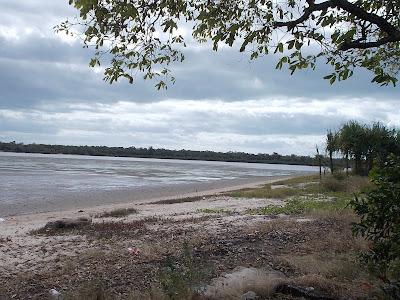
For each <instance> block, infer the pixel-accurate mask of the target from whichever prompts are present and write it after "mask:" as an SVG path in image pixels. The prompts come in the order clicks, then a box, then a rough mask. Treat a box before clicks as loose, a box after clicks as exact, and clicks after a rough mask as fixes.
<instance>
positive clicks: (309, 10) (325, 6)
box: [274, 1, 333, 30]
mask: <svg viewBox="0 0 400 300" xmlns="http://www.w3.org/2000/svg"><path fill="white" fill-rule="evenodd" d="M307 2H308V4H309V5H310V6H309V7H307V8H306V9H305V10H304V14H303V15H302V16H301V17H300V18H298V19H296V20H293V21H288V22H275V23H274V27H275V28H277V27H287V28H288V30H292V29H293V28H294V27H296V25H299V24H301V23H303V22H304V21H306V20H307V19H308V18H309V17H310V16H311V14H312V13H313V12H316V11H322V10H326V9H328V8H329V7H332V5H333V4H332V1H326V2H322V3H318V4H314V3H313V2H312V1H307Z"/></svg>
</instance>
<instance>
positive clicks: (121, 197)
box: [0, 176, 294, 236]
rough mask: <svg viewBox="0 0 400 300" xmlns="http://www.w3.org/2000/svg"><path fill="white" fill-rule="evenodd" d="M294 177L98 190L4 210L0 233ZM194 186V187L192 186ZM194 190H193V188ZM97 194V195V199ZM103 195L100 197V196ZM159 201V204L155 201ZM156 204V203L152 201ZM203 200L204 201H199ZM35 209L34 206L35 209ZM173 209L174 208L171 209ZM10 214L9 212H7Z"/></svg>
mask: <svg viewBox="0 0 400 300" xmlns="http://www.w3.org/2000/svg"><path fill="white" fill-rule="evenodd" d="M293 177H294V176H279V177H274V178H269V179H263V180H260V179H254V178H253V179H247V180H230V181H218V182H211V183H202V184H200V185H199V184H196V185H188V184H186V185H180V186H176V187H175V188H174V189H173V188H169V189H166V188H163V189H157V190H155V191H152V192H150V193H146V192H147V191H145V190H142V191H141V192H140V193H138V192H137V191H135V193H132V192H130V191H115V192H114V193H111V192H109V193H105V192H103V193H101V194H97V195H96V194H95V195H89V197H88V196H86V198H82V199H84V200H83V201H79V202H68V203H67V205H66V206H64V207H62V206H61V207H52V206H51V207H49V208H47V209H48V210H49V211H45V212H35V209H33V211H32V213H18V212H15V211H14V212H13V215H10V216H7V212H4V211H2V214H3V215H2V216H1V218H2V220H3V221H2V222H0V236H4V235H13V234H17V233H22V234H23V233H26V232H27V231H29V230H32V229H35V228H37V227H40V226H43V225H44V224H45V223H46V222H49V221H52V220H57V219H61V218H71V217H77V216H80V217H84V216H90V215H95V214H99V213H101V212H104V211H110V210H115V209H120V208H135V207H138V206H140V207H141V208H144V207H152V208H154V211H153V213H154V214H157V215H158V214H159V212H162V214H168V212H165V210H164V208H163V209H161V210H160V206H161V207H163V206H162V202H163V201H168V200H173V199H184V198H192V197H204V199H203V200H206V199H207V198H208V199H213V198H215V197H218V196H219V195H220V194H223V193H225V192H228V191H233V190H240V189H245V188H254V187H257V186H261V185H263V184H268V183H273V182H277V181H280V180H284V179H289V178H293ZM195 187H196V188H195ZM193 189H194V191H193ZM96 196H100V197H98V198H96ZM111 196H112V202H113V203H111V204H110V203H108V204H104V201H110V197H111ZM102 197H103V198H102ZM157 202H158V203H157ZM154 203H157V204H154ZM197 203H198V202H187V203H186V206H187V207H188V209H189V211H190V210H193V209H194V210H195V209H196V204H197ZM202 203H206V202H204V201H202ZM71 205H74V206H73V207H72V208H71ZM36 209H37V208H36ZM174 209H176V208H174ZM8 213H9V212H8Z"/></svg>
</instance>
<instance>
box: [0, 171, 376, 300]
mask: <svg viewBox="0 0 400 300" xmlns="http://www.w3.org/2000/svg"><path fill="white" fill-rule="evenodd" d="M282 180H283V181H282ZM277 181H280V182H279V183H278V182H277ZM319 186H320V185H319V183H318V176H314V175H311V176H304V177H299V178H297V177H293V176H290V177H288V176H284V177H275V178H270V179H268V180H263V181H252V182H247V183H241V184H236V185H234V184H232V185H229V186H218V187H216V188H213V189H208V190H204V191H198V192H196V193H186V194H182V195H181V197H178V198H176V197H173V196H168V195H166V196H165V197H156V198H147V199H142V200H139V201H130V202H129V201H128V202H120V203H117V202H116V203H114V204H107V205H94V206H91V207H86V208H85V209H81V208H78V207H75V208H74V209H69V210H58V211H53V212H42V213H32V214H23V215H17V216H11V217H6V218H3V219H2V220H1V222H0V282H2V283H3V284H2V285H0V299H1V300H3V299H7V300H8V299H21V300H22V299H85V300H86V299H95V298H93V297H94V295H101V296H99V297H100V298H96V299H106V300H109V299H121V300H122V299H141V300H142V299H149V300H158V299H169V298H168V297H166V296H165V295H166V293H170V290H169V289H172V290H173V291H174V293H180V294H181V295H182V293H186V292H187V291H188V290H186V288H185V285H186V284H190V283H188V282H187V279H185V278H181V279H179V278H180V277H179V276H181V275H182V274H188V276H194V277H193V278H195V280H196V284H197V285H196V286H195V287H193V288H195V290H198V288H200V290H198V291H200V294H201V295H202V296H201V297H200V298H190V297H189V298H188V297H186V298H185V297H180V298H179V299H204V300H205V299H207V300H210V299H213V300H217V299H243V297H242V295H244V294H246V293H247V292H249V291H251V292H256V293H257V294H258V295H264V297H261V298H260V299H270V300H271V299H272V300H277V299H297V298H296V297H294V298H293V297H291V296H289V298H282V295H281V294H279V292H278V293H276V292H277V291H278V290H277V288H278V287H279V286H280V285H282V284H283V286H285V284H293V283H294V284H295V285H297V286H301V287H305V288H306V289H303V291H314V290H315V291H316V292H317V294H315V295H317V296H315V295H314V296H313V297H314V298H313V299H336V298H329V297H328V298H315V297H319V296H318V295H324V294H325V295H337V297H338V298H337V299H342V298H340V297H342V296H344V297H345V298H346V297H347V298H348V297H350V298H352V299H358V298H357V295H358V294H357V293H358V291H360V289H361V288H362V287H364V286H365V284H369V283H365V282H366V279H365V277H363V275H362V274H364V273H363V272H361V271H360V269H359V267H358V269H357V265H356V263H355V262H354V261H353V252H354V251H355V250H357V249H360V248H362V247H364V243H363V242H362V241H359V240H357V239H356V238H355V237H354V236H353V235H352V232H351V228H350V227H349V226H348V224H349V223H350V222H351V221H353V220H354V216H353V215H352V214H351V213H349V212H348V211H343V213H340V214H336V213H335V214H332V212H331V211H324V210H319V212H314V213H310V212H309V213H294V214H292V213H290V211H287V212H288V213H280V212H279V211H283V212H286V210H277V211H276V212H274V213H268V212H266V211H265V209H266V208H267V209H268V208H273V209H285V207H286V205H287V204H288V201H290V199H291V198H290V197H291V196H290V195H297V197H306V198H304V199H308V200H305V201H311V202H312V203H314V205H321V203H331V204H329V205H336V204H335V201H337V200H335V199H336V197H341V196H340V195H341V194H337V196H334V197H332V194H330V193H329V192H326V191H324V190H322V189H321V190H319V189H316V188H317V187H319ZM231 190H237V191H235V192H228V191H231ZM260 190H261V191H263V193H266V194H264V196H261V197H260V196H258V197H253V196H251V195H252V193H253V192H254V191H256V192H257V191H260ZM321 192H322V193H321ZM257 193H258V192H257ZM258 195H260V194H258ZM348 196H351V195H350V193H349V194H348ZM310 197H311V198H310ZM346 197H347V196H346ZM321 207H324V205H323V206H321ZM263 210H264V212H263ZM304 212H305V211H304ZM82 220H84V221H82ZM59 222H61V223H59ZM62 222H84V223H83V224H81V225H76V224H78V223H69V224H75V225H73V227H64V225H62V226H61V227H59V225H56V224H63V223H62ZM54 226H55V227H54ZM337 251H342V252H343V251H344V252H343V255H345V256H343V255H342V256H340V257H338V256H337ZM188 253H189V254H188ZM188 255H189V256H188ZM303 261H304V262H305V263H304V264H302V262H303ZM171 264H172V265H171ZM349 266H350V268H351V269H355V270H356V271H355V272H354V275H352V276H360V279H357V280H358V281H357V282H356V283H355V282H350V283H349V282H348V280H347V279H346V277H343V276H342V275H341V274H342V272H343V268H349ZM171 270H175V271H174V272H175V273H171ZM179 274H181V275H179ZM252 274H253V275H252ZM332 274H333V275H332ZM346 274H347V273H346ZM351 274H353V273H351ZM176 276H178V279H177V277H176ZM237 276H239V278H238V277H237ZM331 276H335V278H336V279H339V280H340V283H338V282H337V281H335V282H332V280H331ZM235 278H236V279H237V280H238V281H237V282H236V281H234V282H233V281H232V280H236V279H235ZM171 280H172V281H171ZM176 280H183V283H180V282H179V281H178V282H177V281H176ZM235 282H236V283H235ZM182 284H184V285H183V287H182ZM225 286H233V288H229V289H228V290H226V289H225V288H224V287H225ZM369 287H370V289H373V288H374V286H373V285H369ZM177 288H178V289H181V290H177V291H176V290H175V289H177ZM182 289H183V290H182ZM195 290H193V289H192V291H195ZM157 293H158V294H157ZM307 293H308V292H307ZM275 294H276V295H275ZM157 295H158V296H157ZM60 297H62V298H60ZM347 298H346V299H347ZM343 299H344V298H343Z"/></svg>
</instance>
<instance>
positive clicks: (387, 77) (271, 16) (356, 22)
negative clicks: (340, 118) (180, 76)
mask: <svg viewBox="0 0 400 300" xmlns="http://www.w3.org/2000/svg"><path fill="white" fill-rule="evenodd" d="M69 2H70V4H71V5H74V6H75V7H76V8H77V9H78V10H79V11H80V18H79V20H78V21H76V22H70V21H65V22H63V23H61V24H60V25H59V26H57V28H56V29H57V30H58V31H64V32H66V33H67V34H71V32H75V33H76V30H75V29H78V31H79V32H82V33H83V38H84V42H85V45H87V46H89V45H93V46H95V47H96V49H97V52H96V54H95V56H94V57H93V58H92V60H91V62H90V65H91V66H92V67H94V66H96V65H100V63H103V62H104V61H106V69H105V80H106V81H109V82H110V83H112V82H114V81H116V80H118V79H119V78H120V77H125V78H127V79H128V80H129V81H130V82H131V83H132V82H133V81H134V78H135V77H136V76H137V75H138V73H142V74H143V75H144V78H145V79H152V78H155V79H156V81H157V85H156V86H157V88H164V87H166V80H168V79H169V80H171V81H172V82H174V80H175V79H174V77H173V76H172V74H171V72H170V70H169V68H168V66H169V65H170V63H172V62H176V61H182V60H183V59H184V55H183V53H182V49H183V47H185V46H186V44H185V40H184V37H183V35H182V34H181V32H182V30H180V27H181V26H182V25H183V23H185V22H186V23H187V25H188V26H189V27H191V28H192V35H193V37H194V39H195V40H197V41H198V42H206V41H211V43H212V45H213V49H214V50H218V47H219V46H220V45H221V43H224V44H227V45H229V46H233V45H234V44H235V43H237V44H238V46H239V49H240V51H242V52H243V51H249V52H250V58H251V59H256V58H258V57H260V56H263V55H266V54H273V53H275V54H277V56H278V57H279V58H278V63H277V68H278V69H280V68H282V67H283V66H287V67H288V68H289V70H290V71H291V73H293V72H295V71H296V70H298V69H304V68H312V69H314V68H315V67H316V64H317V63H318V62H321V61H320V60H321V59H322V61H323V62H324V63H328V64H329V65H331V66H332V69H333V71H332V73H331V74H328V75H327V76H326V77H325V79H328V80H329V81H330V83H334V82H335V81H337V80H338V81H339V80H345V79H347V78H349V77H350V76H352V75H353V70H354V69H355V68H357V67H361V68H365V69H368V70H370V71H371V72H372V73H373V79H372V81H373V82H376V83H378V84H381V85H388V84H393V85H395V83H396V81H397V76H398V73H399V68H400V63H399V61H400V17H399V15H400V1H399V0H379V1H368V0H357V1H346V0H326V1H314V0H306V1H294V0H287V1H278V0H276V1H267V0H258V1H257V0H236V1H233V0H70V1H69ZM324 60H325V61H324Z"/></svg>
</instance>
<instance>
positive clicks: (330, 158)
mask: <svg viewBox="0 0 400 300" xmlns="http://www.w3.org/2000/svg"><path fill="white" fill-rule="evenodd" d="M329 161H330V164H331V174H332V175H333V158H332V151H330V152H329Z"/></svg>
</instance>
